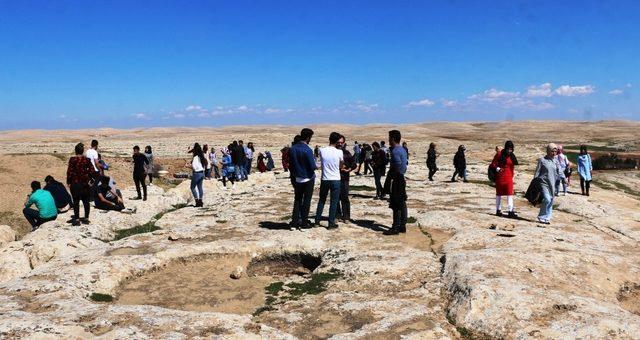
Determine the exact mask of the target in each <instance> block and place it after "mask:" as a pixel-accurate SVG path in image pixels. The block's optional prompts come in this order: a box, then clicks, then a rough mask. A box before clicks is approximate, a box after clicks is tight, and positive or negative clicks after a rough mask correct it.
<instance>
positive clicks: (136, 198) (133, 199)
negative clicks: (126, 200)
mask: <svg viewBox="0 0 640 340" xmlns="http://www.w3.org/2000/svg"><path fill="white" fill-rule="evenodd" d="M130 199H131V200H132V201H138V200H141V199H142V197H140V196H138V197H131V198H130Z"/></svg>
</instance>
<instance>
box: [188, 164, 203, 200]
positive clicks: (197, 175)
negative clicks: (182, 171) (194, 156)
mask: <svg viewBox="0 0 640 340" xmlns="http://www.w3.org/2000/svg"><path fill="white" fill-rule="evenodd" d="M203 181H204V171H200V172H194V173H193V176H191V193H192V194H193V198H195V199H200V200H201V199H202V198H203V197H204V190H203V189H202V182H203ZM196 189H197V190H196Z"/></svg>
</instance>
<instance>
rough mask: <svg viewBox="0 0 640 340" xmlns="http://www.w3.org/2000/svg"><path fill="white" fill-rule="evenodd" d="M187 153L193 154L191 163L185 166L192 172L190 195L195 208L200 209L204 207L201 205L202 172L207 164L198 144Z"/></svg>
mask: <svg viewBox="0 0 640 340" xmlns="http://www.w3.org/2000/svg"><path fill="white" fill-rule="evenodd" d="M189 153H191V154H193V158H192V159H191V163H190V164H187V166H190V167H191V169H192V170H193V174H192V176H191V193H192V194H193V198H194V199H195V200H196V207H202V206H203V205H204V204H203V203H202V199H203V198H204V189H203V188H202V183H203V182H204V170H205V169H206V167H207V164H209V162H208V161H207V158H206V157H205V156H204V152H203V151H202V148H201V147H200V144H198V143H195V144H194V145H193V149H191V150H190V151H189Z"/></svg>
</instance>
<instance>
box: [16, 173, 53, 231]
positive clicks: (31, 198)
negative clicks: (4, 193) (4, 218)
mask: <svg viewBox="0 0 640 340" xmlns="http://www.w3.org/2000/svg"><path fill="white" fill-rule="evenodd" d="M31 191H32V192H31V194H30V195H27V201H26V202H25V204H24V209H23V210H22V213H23V214H24V217H25V218H26V219H27V221H29V224H31V231H34V230H36V229H38V227H40V225H41V224H42V223H45V222H49V221H53V220H55V219H56V218H57V217H58V208H56V202H55V200H54V199H53V196H51V193H50V192H48V191H47V190H43V189H41V187H40V182H38V181H33V182H31ZM33 204H35V205H36V207H37V208H38V210H35V209H31V206H32V205H33Z"/></svg>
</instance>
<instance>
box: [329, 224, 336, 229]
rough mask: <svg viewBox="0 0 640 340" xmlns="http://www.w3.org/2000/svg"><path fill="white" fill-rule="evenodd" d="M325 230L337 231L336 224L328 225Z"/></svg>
mask: <svg viewBox="0 0 640 340" xmlns="http://www.w3.org/2000/svg"><path fill="white" fill-rule="evenodd" d="M327 229H338V224H337V223H333V224H329V226H328V227H327Z"/></svg>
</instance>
